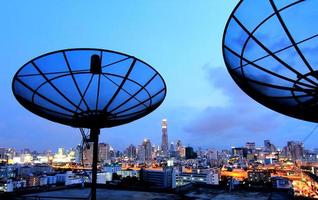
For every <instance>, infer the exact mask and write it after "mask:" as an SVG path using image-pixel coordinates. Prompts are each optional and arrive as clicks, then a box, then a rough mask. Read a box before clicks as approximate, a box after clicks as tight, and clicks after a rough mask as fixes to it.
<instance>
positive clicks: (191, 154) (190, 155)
mask: <svg viewBox="0 0 318 200" xmlns="http://www.w3.org/2000/svg"><path fill="white" fill-rule="evenodd" d="M185 158H186V159H195V158H197V153H196V152H194V151H193V147H189V146H188V147H186V148H185Z"/></svg>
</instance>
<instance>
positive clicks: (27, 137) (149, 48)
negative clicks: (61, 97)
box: [0, 0, 318, 151]
mask: <svg viewBox="0 0 318 200" xmlns="http://www.w3.org/2000/svg"><path fill="white" fill-rule="evenodd" d="M237 2H238V1H235V0H231V1H224V0H201V1H187V0H186V1H185V0H174V1H169V0H163V1H145V0H136V1H102V0H101V1H94V3H92V2H91V1H84V0H82V1H81V0H69V1H40V0H38V1H35V0H28V1H22V0H20V1H2V2H1V3H0V22H1V25H2V29H1V31H0V38H1V43H0V44H1V45H0V48H1V54H0V60H1V64H0V65H1V67H0V76H1V78H0V90H1V98H0V105H1V112H0V146H1V147H13V148H16V149H22V148H30V149H34V150H39V151H43V150H47V149H52V150H53V151H55V150H56V149H57V148H58V147H65V148H71V147H75V146H76V145H77V144H79V143H80V142H81V135H80V132H79V130H78V129H75V128H71V127H67V126H65V125H61V124H57V123H54V122H50V121H48V120H46V119H43V118H41V117H38V116H36V115H34V114H33V113H31V112H29V111H28V110H26V109H25V108H23V107H22V106H21V105H20V104H19V103H18V102H17V101H16V99H15V98H14V96H13V93H12V89H11V83H12V78H13V76H14V74H15V72H16V71H17V70H18V69H19V68H20V67H21V66H22V65H23V64H24V63H26V62H28V61H29V60H31V59H32V58H34V57H37V56H39V55H42V54H44V53H47V52H51V51H55V50H59V49H66V48H80V47H88V48H103V49H110V50H115V51H119V52H123V53H127V54H129V55H133V56H135V57H137V58H139V59H141V60H144V61H145V62H147V63H149V64H150V65H152V66H153V67H154V68H155V69H156V70H157V71H158V72H159V73H160V74H161V75H162V76H163V78H164V79H165V81H166V84H167V96H166V99H165V101H164V102H163V104H162V105H161V106H160V107H159V108H158V109H157V110H155V111H154V112H152V113H151V114H149V115H148V116H146V117H144V118H141V119H139V120H137V121H134V122H132V123H130V124H126V125H122V126H118V127H115V128H110V129H103V130H102V131H101V136H100V141H101V142H106V143H109V144H111V145H112V146H113V147H114V148H116V149H119V150H123V149H124V148H125V147H127V146H128V145H129V144H135V145H138V144H140V143H141V142H142V140H143V139H144V138H149V139H150V140H151V142H152V143H154V144H160V143H161V120H162V119H163V118H167V120H168V135H169V142H171V141H176V140H177V139H180V140H181V141H182V143H183V144H184V145H191V146H194V147H199V146H201V147H203V148H210V147H211V148H212V147H214V148H218V149H223V148H230V147H231V146H240V145H244V144H245V142H246V141H250V142H253V141H254V142H256V145H257V146H262V145H263V140H265V139H270V140H271V141H272V142H273V143H274V144H276V145H277V146H278V147H282V146H284V145H286V143H287V141H288V140H299V141H302V140H303V139H304V138H305V137H306V135H307V134H308V133H309V132H310V131H311V130H312V129H313V128H314V126H315V124H313V123H309V122H305V121H301V120H297V119H293V118H291V117H287V116H284V115H282V114H279V113H277V112H274V111H272V110H269V109H267V108H266V107H264V106H262V105H260V104H259V103H257V102H255V101H254V100H252V99H251V98H250V97H248V96H247V95H246V94H245V93H243V92H242V91H241V90H240V89H239V88H238V86H237V85H236V84H235V83H234V81H233V80H232V79H231V77H230V75H229V74H228V72H227V69H226V67H225V64H224V61H223V57H222V48H221V46H222V36H223V31H224V27H225V24H226V21H227V19H228V17H229V15H230V13H231V12H232V10H233V9H234V7H235V5H236V4H237ZM317 138H318V133H317V134H316V133H315V134H313V135H312V136H311V137H310V138H309V139H308V140H306V141H305V147H307V148H315V147H318V146H316V141H317Z"/></svg>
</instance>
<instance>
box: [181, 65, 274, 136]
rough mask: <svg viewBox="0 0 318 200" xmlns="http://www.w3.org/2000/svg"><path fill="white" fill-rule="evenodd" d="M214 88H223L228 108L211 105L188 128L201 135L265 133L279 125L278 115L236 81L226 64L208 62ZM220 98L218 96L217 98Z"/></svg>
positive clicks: (207, 71) (209, 79)
mask: <svg viewBox="0 0 318 200" xmlns="http://www.w3.org/2000/svg"><path fill="white" fill-rule="evenodd" d="M203 70H204V71H206V78H207V79H208V81H209V82H210V84H211V89H216V90H220V91H221V92H222V94H223V95H224V96H226V97H227V98H228V104H227V106H224V107H216V106H213V99H212V101H211V102H212V103H211V105H210V106H208V107H206V108H205V109H204V110H202V111H201V112H199V113H198V114H197V115H196V116H194V117H193V119H191V121H190V122H188V123H187V125H186V126H185V127H184V130H185V131H186V132H190V133H196V134H197V133H199V134H230V133H233V132H237V133H243V132H244V133H246V132H248V133H264V132H269V131H271V130H273V129H275V128H276V127H277V126H278V119H277V116H278V115H277V114H276V113H275V112H273V111H271V110H269V109H267V108H265V107H264V106H262V105H260V104H259V103H257V102H255V101H254V100H253V99H251V98H250V97H249V96H248V95H247V94H245V93H244V92H243V91H242V90H241V89H240V88H239V87H238V86H237V85H236V84H235V82H234V81H233V80H232V78H231V77H230V75H229V73H228V72H227V70H226V68H225V67H213V68H212V67H210V66H208V65H205V66H204V67H203ZM215 98H218V97H215Z"/></svg>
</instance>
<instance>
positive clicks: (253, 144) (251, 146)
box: [245, 140, 266, 150]
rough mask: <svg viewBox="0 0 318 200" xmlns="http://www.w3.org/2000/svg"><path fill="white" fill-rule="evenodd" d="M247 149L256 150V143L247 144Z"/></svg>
mask: <svg viewBox="0 0 318 200" xmlns="http://www.w3.org/2000/svg"><path fill="white" fill-rule="evenodd" d="M265 141H266V140H265ZM245 147H246V148H247V149H251V150H255V142H246V144H245Z"/></svg>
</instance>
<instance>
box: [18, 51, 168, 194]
mask: <svg viewBox="0 0 318 200" xmlns="http://www.w3.org/2000/svg"><path fill="white" fill-rule="evenodd" d="M12 89H13V93H14V96H15V97H16V99H17V100H18V101H19V102H20V104H22V105H23V106H24V107H25V108H26V109H28V110H30V111H31V112H33V113H35V114H37V115H39V116H41V117H44V118H46V119H49V120H51V121H54V122H58V123H61V124H65V125H69V126H73V127H79V128H89V129H90V130H91V131H90V140H91V141H92V142H94V146H93V147H94V148H93V164H92V166H93V170H92V172H93V175H92V177H93V178H92V193H91V195H92V199H95V198H96V173H97V151H98V148H97V147H98V135H99V133H100V128H105V127H113V126H118V125H122V124H125V123H129V122H131V121H134V120H136V119H139V118H141V117H143V116H145V115H147V114H149V113H150V112H152V111H153V110H155V109H156V108H157V107H158V106H159V105H160V104H161V103H162V102H163V100H164V98H165V96H166V85H165V82H164V80H163V78H162V77H161V76H160V74H159V73H158V72H157V71H156V70H155V69H154V68H152V67H151V66H150V65H148V64H147V63H145V62H143V61H141V60H139V59H137V58H135V57H133V56H129V55H126V54H123V53H118V52H114V51H109V50H104V49H88V48H81V49H65V50H60V51H55V52H51V53H47V54H44V55H42V56H39V57H37V58H34V59H32V60H31V61H29V62H28V63H26V64H25V65H23V66H22V67H21V69H20V70H19V71H18V72H17V73H16V74H15V76H14V79H13V83H12Z"/></svg>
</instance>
